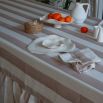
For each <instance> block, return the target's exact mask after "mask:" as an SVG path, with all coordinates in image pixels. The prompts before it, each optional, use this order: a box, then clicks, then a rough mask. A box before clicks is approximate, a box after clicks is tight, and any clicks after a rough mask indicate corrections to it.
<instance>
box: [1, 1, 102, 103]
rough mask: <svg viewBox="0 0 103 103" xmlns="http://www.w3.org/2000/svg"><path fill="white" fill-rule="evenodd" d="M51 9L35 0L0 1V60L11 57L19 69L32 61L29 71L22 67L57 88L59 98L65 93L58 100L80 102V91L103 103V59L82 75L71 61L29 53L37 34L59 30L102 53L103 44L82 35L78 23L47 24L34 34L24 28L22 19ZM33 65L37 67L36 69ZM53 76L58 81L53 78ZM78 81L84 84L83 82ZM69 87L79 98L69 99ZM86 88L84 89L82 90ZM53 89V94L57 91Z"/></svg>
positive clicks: (89, 20) (88, 20) (79, 44)
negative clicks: (78, 29) (61, 26)
mask: <svg viewBox="0 0 103 103" xmlns="http://www.w3.org/2000/svg"><path fill="white" fill-rule="evenodd" d="M51 11H52V12H54V11H56V10H55V9H53V8H48V7H45V6H44V5H42V6H40V5H39V4H37V3H35V2H33V3H32V1H24V0H22V1H21V0H16V1H13V0H4V1H3V0H1V1H0V14H1V17H0V30H1V32H0V37H1V38H0V41H1V43H0V44H1V47H2V50H1V51H0V55H1V57H2V58H1V61H4V62H5V63H7V62H8V61H9V62H10V63H11V64H13V65H15V66H16V67H18V68H20V70H21V69H22V68H23V66H22V65H27V66H26V68H27V67H28V65H30V67H29V69H30V71H28V70H27V71H28V72H29V73H28V72H25V71H26V68H25V69H23V70H22V71H23V72H25V73H26V74H28V75H29V76H30V77H32V78H34V79H36V80H38V81H39V82H40V83H42V84H43V85H45V86H47V87H48V88H50V90H53V91H54V92H56V94H55V95H56V96H57V97H58V98H60V96H62V97H63V98H62V99H57V100H66V101H65V102H67V101H68V100H70V101H72V102H73V103H75V102H76V101H77V103H79V102H80V100H79V99H80V95H83V96H84V97H86V98H88V99H90V100H91V101H94V102H98V103H99V102H100V103H101V100H102V98H101V97H102V96H103V88H102V86H103V79H102V78H103V74H102V73H103V64H102V63H101V64H100V65H97V67H96V70H95V71H93V72H92V73H93V74H92V73H87V74H81V75H79V74H78V73H76V72H74V71H73V70H72V69H70V67H69V66H68V65H65V64H63V63H62V62H60V61H58V60H57V59H56V58H51V57H48V56H44V55H36V54H30V53H29V52H28V51H27V49H26V47H27V45H28V44H30V43H31V42H32V40H34V39H35V38H37V37H39V36H44V35H49V34H56V35H60V36H63V37H67V38H71V39H72V40H73V42H75V43H76V44H77V47H78V48H80V49H81V48H85V47H89V48H91V49H93V50H94V51H95V52H96V53H97V54H98V55H99V56H101V57H103V44H100V43H97V42H96V41H94V40H91V39H90V38H87V37H84V36H83V35H81V33H79V32H77V31H75V28H79V27H80V26H78V25H76V24H73V25H70V27H71V28H74V29H73V30H71V29H70V30H68V29H65V28H63V29H62V28H61V29H58V30H57V29H55V28H51V27H45V28H44V30H43V32H41V33H39V34H37V35H35V36H33V35H28V34H26V33H24V31H22V30H23V28H22V27H23V23H24V22H25V21H28V20H30V19H34V18H37V17H40V16H42V15H44V13H48V12H51ZM63 12H64V11H63ZM99 22H100V20H96V19H91V18H88V19H87V21H86V24H88V25H95V24H97V23H99ZM21 25H22V26H21ZM76 33H77V35H76ZM79 34H80V35H79ZM5 40H6V41H5ZM11 43H12V44H11ZM14 51H15V52H14ZM18 51H19V52H18ZM20 51H21V52H20ZM5 55H6V56H5ZM18 58H19V59H18ZM24 58H25V59H24ZM27 58H28V60H27ZM13 60H16V61H17V63H18V64H19V62H18V61H23V62H24V63H20V65H18V64H16V62H14V61H13ZM29 60H30V61H29ZM34 60H35V61H34ZM42 60H43V61H42ZM38 62H39V63H38ZM1 63H2V62H1ZM36 63H37V64H36ZM40 63H42V64H41V66H40ZM31 66H32V67H36V68H35V69H33V68H32V67H31ZM41 68H42V70H41ZM45 68H46V69H45ZM53 68H54V69H53ZM35 70H37V71H39V72H41V73H42V76H40V74H39V76H40V77H39V76H34V74H35V75H36V73H37V72H36V73H34V71H35ZM32 72H33V73H32ZM37 74H38V73H37ZM43 74H45V75H46V76H47V77H45V75H43ZM94 74H95V75H94ZM43 77H44V78H45V79H43V80H41V79H40V78H43ZM46 78H48V79H47V81H46V82H44V81H45V80H46ZM70 78H72V81H71V82H70ZM52 79H53V80H52ZM48 80H51V82H52V81H53V83H52V85H49V84H48ZM54 80H55V81H56V82H54ZM62 80H63V81H62ZM73 80H74V81H73ZM72 82H73V83H72ZM55 83H60V84H57V86H58V85H60V87H58V88H63V90H64V91H65V93H63V91H61V90H58V89H57V88H55V87H56V86H54V87H53V85H54V84H55ZM70 83H71V85H70ZM74 83H77V84H78V85H76V86H75V84H74ZM79 83H80V84H82V85H80V84H79ZM79 86H80V87H81V88H82V89H81V90H79V89H78V88H79ZM83 86H84V87H83ZM69 88H70V89H69ZM67 90H68V91H69V90H71V92H72V94H71V95H72V96H73V94H75V96H74V97H75V98H77V99H76V100H74V99H73V98H72V99H70V97H68V96H67V94H69V95H70V92H68V91H67ZM86 90H90V91H91V92H90V93H89V92H88V93H87V92H86ZM83 91H85V92H84V93H83ZM39 92H41V91H39ZM54 92H53V94H52V95H54ZM73 92H74V93H73ZM75 92H76V93H75ZM58 94H59V95H58ZM78 94H79V95H78ZM87 94H88V96H87ZM92 94H94V95H95V96H96V97H97V98H93V97H92ZM45 97H46V98H49V99H51V100H52V99H53V97H55V96H52V97H50V96H46V95H45ZM54 101H55V103H56V100H53V102H54ZM81 101H82V100H81ZM81 103H82V102H81Z"/></svg>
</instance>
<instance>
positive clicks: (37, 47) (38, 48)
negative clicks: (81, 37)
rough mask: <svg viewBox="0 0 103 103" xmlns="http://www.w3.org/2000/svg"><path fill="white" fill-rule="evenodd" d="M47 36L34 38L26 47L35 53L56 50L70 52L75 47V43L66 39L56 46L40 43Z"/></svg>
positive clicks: (55, 51)
mask: <svg viewBox="0 0 103 103" xmlns="http://www.w3.org/2000/svg"><path fill="white" fill-rule="evenodd" d="M47 38H48V36H46V37H40V38H37V39H36V40H34V41H33V42H32V43H31V44H30V45H29V46H28V47H27V49H28V50H29V51H30V52H31V53H36V54H48V53H57V52H70V51H73V50H74V49H75V47H76V46H75V44H74V43H73V42H72V41H71V40H70V39H68V40H67V39H66V41H67V42H65V44H64V45H62V46H61V45H60V46H58V47H57V48H51V49H50V48H46V47H44V46H43V45H42V43H43V41H44V40H47Z"/></svg>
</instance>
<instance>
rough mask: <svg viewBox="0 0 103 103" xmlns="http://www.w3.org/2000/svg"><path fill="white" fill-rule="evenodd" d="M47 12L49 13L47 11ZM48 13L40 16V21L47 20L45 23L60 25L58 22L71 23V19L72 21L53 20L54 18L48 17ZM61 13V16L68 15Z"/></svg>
mask: <svg viewBox="0 0 103 103" xmlns="http://www.w3.org/2000/svg"><path fill="white" fill-rule="evenodd" d="M48 14H49V13H48ZM48 14H46V15H44V16H42V17H40V20H41V21H45V22H47V23H51V24H58V25H60V24H71V23H73V21H72V22H60V21H58V20H55V19H48ZM61 15H62V16H63V17H66V16H68V15H67V14H63V13H61Z"/></svg>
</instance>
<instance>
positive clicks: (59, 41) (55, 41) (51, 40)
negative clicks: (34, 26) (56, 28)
mask: <svg viewBox="0 0 103 103" xmlns="http://www.w3.org/2000/svg"><path fill="white" fill-rule="evenodd" d="M64 40H65V38H63V37H60V36H57V35H50V36H48V37H47V38H46V39H45V40H44V41H43V42H42V46H44V47H47V48H49V49H55V48H58V47H60V46H64Z"/></svg>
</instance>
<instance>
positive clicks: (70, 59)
mask: <svg viewBox="0 0 103 103" xmlns="http://www.w3.org/2000/svg"><path fill="white" fill-rule="evenodd" d="M59 57H60V59H61V60H62V61H63V62H65V63H69V64H71V66H72V68H73V69H74V70H75V71H77V72H79V73H82V72H86V71H88V70H91V69H95V65H96V63H97V62H100V61H101V58H100V57H98V56H97V55H96V54H95V53H94V52H93V51H92V50H91V49H89V48H86V49H82V50H79V51H76V52H75V53H65V54H60V55H59Z"/></svg>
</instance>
